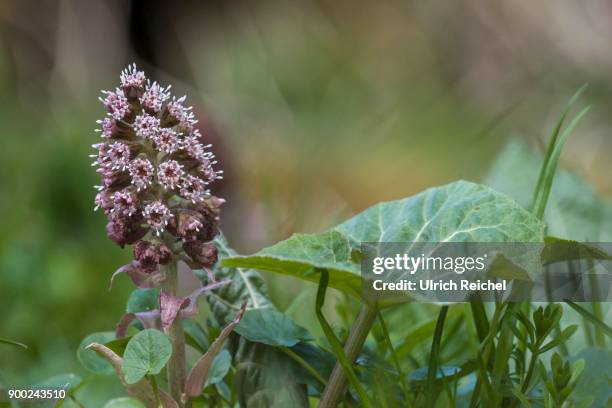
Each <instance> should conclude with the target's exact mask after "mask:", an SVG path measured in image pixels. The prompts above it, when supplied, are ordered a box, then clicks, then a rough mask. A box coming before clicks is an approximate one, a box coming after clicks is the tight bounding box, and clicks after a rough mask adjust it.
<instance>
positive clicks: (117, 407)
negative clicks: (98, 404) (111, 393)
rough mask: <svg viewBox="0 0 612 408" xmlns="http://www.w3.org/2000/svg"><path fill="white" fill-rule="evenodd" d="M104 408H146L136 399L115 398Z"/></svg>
mask: <svg viewBox="0 0 612 408" xmlns="http://www.w3.org/2000/svg"><path fill="white" fill-rule="evenodd" d="M104 408H145V406H144V404H143V403H142V402H140V401H138V400H136V399H134V398H115V399H114V400H110V401H108V402H107V403H106V404H105V405H104Z"/></svg>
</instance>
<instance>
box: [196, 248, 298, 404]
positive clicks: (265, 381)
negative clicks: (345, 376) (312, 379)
mask: <svg viewBox="0 0 612 408" xmlns="http://www.w3.org/2000/svg"><path fill="white" fill-rule="evenodd" d="M215 243H216V245H217V247H218V249H219V257H220V258H221V259H223V258H225V257H228V256H234V255H236V253H235V252H234V251H233V250H232V249H231V248H230V247H229V246H228V245H227V242H226V241H225V238H224V237H223V236H219V237H217V238H216V239H215ZM214 273H215V276H216V277H217V279H218V280H223V279H231V280H232V281H231V283H230V284H229V285H226V286H224V287H221V288H219V289H216V290H214V291H211V292H207V293H206V294H205V296H206V300H207V301H208V304H209V305H210V308H211V310H212V312H213V315H214V317H215V320H217V321H218V322H219V324H220V325H223V324H226V323H228V322H229V321H231V320H232V319H233V318H234V316H235V314H236V313H237V312H238V310H240V305H241V304H243V303H244V302H246V303H247V313H251V312H252V311H254V310H256V311H258V312H259V311H266V312H272V313H274V312H276V313H278V312H277V311H276V308H275V307H274V305H273V304H272V303H271V302H270V300H269V299H268V297H267V293H266V288H265V284H264V281H263V279H262V278H261V276H260V275H259V273H258V272H257V271H255V270H253V269H249V268H221V267H220V266H219V264H218V265H217V266H216V267H215V270H214ZM205 275H206V274H203V278H205ZM230 339H231V337H230ZM231 340H233V341H230V344H229V349H230V351H231V352H232V355H233V358H234V364H235V375H234V381H235V383H236V384H235V385H236V390H237V393H238V400H239V402H240V405H241V407H248V408H251V407H252V408H257V407H262V408H263V407H288V406H290V407H296V408H300V407H304V408H305V407H308V398H307V395H306V389H305V388H306V387H305V386H304V382H303V381H302V378H303V375H302V373H301V372H298V371H299V367H296V364H295V362H294V361H293V360H292V359H291V358H290V357H289V356H287V355H285V354H283V353H282V352H280V351H278V350H276V349H275V348H274V347H271V346H268V345H266V344H262V343H256V342H253V341H249V340H248V339H247V338H245V337H242V336H238V335H236V336H234V338H233V339H231Z"/></svg>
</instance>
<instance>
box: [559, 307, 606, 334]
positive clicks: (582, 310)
mask: <svg viewBox="0 0 612 408" xmlns="http://www.w3.org/2000/svg"><path fill="white" fill-rule="evenodd" d="M565 302H566V303H567V304H568V305H569V306H570V307H571V308H572V309H574V310H575V311H577V312H578V313H580V314H581V315H582V317H584V318H585V319H586V320H587V321H589V322H591V323H593V324H594V325H595V327H598V328H599V329H601V331H602V332H603V333H604V334H605V335H606V336H608V337H612V327H610V326H608V325H607V324H605V323H604V322H602V321H601V320H599V319H598V318H597V317H595V315H594V314H592V313H591V312H589V311H588V310H586V309H585V308H583V307H582V306H580V305H578V304H577V303H574V302H572V301H571V300H565Z"/></svg>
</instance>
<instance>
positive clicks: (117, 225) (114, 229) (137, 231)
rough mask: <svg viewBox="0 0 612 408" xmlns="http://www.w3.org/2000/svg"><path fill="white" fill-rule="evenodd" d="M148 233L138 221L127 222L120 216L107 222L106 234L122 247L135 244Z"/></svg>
mask: <svg viewBox="0 0 612 408" xmlns="http://www.w3.org/2000/svg"><path fill="white" fill-rule="evenodd" d="M146 233H147V230H146V229H145V228H142V227H141V226H140V225H139V224H138V223H136V222H125V221H124V220H122V219H120V218H116V219H113V218H111V220H110V221H109V222H108V224H106V235H107V236H108V238H110V239H111V240H112V241H114V242H115V243H116V244H117V245H119V246H120V247H121V248H123V247H124V246H125V244H129V245H131V244H133V243H134V242H136V241H138V240H139V239H140V238H142V237H144V236H145V234H146Z"/></svg>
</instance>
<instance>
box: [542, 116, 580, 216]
mask: <svg viewBox="0 0 612 408" xmlns="http://www.w3.org/2000/svg"><path fill="white" fill-rule="evenodd" d="M590 109H591V107H590V106H587V107H586V108H584V109H582V110H581V111H580V112H579V113H578V114H577V115H576V116H575V117H574V119H572V121H571V122H570V123H569V125H567V128H565V130H564V131H563V133H562V134H561V136H560V137H559V140H558V142H557V143H556V144H555V145H554V147H553V150H552V152H551V154H550V157H549V158H548V163H546V165H545V166H546V167H545V168H544V177H543V179H542V184H541V186H540V187H539V189H538V191H539V194H538V195H537V199H536V201H535V204H534V206H533V208H534V214H535V215H536V217H538V218H539V219H542V218H543V217H544V211H545V210H546V204H547V202H548V197H549V196H550V190H551V188H552V183H553V180H554V178H555V173H556V171H557V165H558V163H559V158H560V157H561V151H562V150H563V147H564V146H565V143H566V142H567V140H568V139H569V137H570V135H571V134H572V132H573V131H574V128H575V127H576V126H577V125H578V122H580V120H581V119H582V117H583V116H584V115H585V114H586V113H587V112H588V111H589V110H590Z"/></svg>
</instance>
